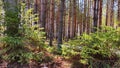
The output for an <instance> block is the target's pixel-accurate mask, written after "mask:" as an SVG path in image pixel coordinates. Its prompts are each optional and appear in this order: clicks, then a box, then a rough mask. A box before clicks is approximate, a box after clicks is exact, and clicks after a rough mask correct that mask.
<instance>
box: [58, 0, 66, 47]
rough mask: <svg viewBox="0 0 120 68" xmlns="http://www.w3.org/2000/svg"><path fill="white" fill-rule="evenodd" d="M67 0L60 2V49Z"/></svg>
mask: <svg viewBox="0 0 120 68" xmlns="http://www.w3.org/2000/svg"><path fill="white" fill-rule="evenodd" d="M64 3H65V0H61V3H60V22H59V29H58V49H60V48H61V44H62V38H63V36H62V33H63V32H62V30H63V17H64V7H65V4H64Z"/></svg>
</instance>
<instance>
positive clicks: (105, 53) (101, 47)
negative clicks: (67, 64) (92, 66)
mask: <svg viewBox="0 0 120 68" xmlns="http://www.w3.org/2000/svg"><path fill="white" fill-rule="evenodd" d="M119 43H120V34H119V30H118V29H114V28H112V27H108V26H106V27H102V28H101V30H99V31H97V32H95V33H91V34H82V36H80V37H78V38H77V39H75V40H70V41H69V42H68V43H66V44H64V45H63V46H62V51H63V52H62V54H63V55H64V56H67V57H72V56H74V55H78V54H80V57H81V62H83V63H87V62H88V60H89V59H99V60H102V59H105V58H106V57H107V58H109V57H111V56H113V55H115V52H114V50H115V49H116V48H117V47H118V46H119V45H120V44H119Z"/></svg>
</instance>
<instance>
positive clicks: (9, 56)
mask: <svg viewBox="0 0 120 68" xmlns="http://www.w3.org/2000/svg"><path fill="white" fill-rule="evenodd" d="M1 41H2V43H3V44H4V46H3V50H2V51H1V54H2V57H3V59H5V60H9V61H12V62H20V63H21V62H22V63H26V62H27V61H28V60H29V59H30V58H31V55H32V53H30V52H29V49H28V48H26V47H25V46H24V43H25V42H24V40H23V38H21V37H10V36H6V37H4V38H3V39H2V40H1Z"/></svg>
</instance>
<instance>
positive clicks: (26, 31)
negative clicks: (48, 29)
mask: <svg viewBox="0 0 120 68" xmlns="http://www.w3.org/2000/svg"><path fill="white" fill-rule="evenodd" d="M18 14H20V15H21V17H19V16H18ZM4 20H5V24H4V27H6V30H5V31H4V34H5V35H4V36H3V37H2V38H1V41H0V43H2V44H3V46H1V47H2V50H1V51H0V54H1V55H2V58H3V59H5V60H7V61H9V62H19V63H28V62H29V61H30V60H32V59H33V60H35V61H41V60H42V59H43V58H41V57H43V53H39V51H38V52H37V54H36V53H35V52H36V51H33V50H35V49H36V48H39V50H40V49H42V48H44V46H45V44H44V42H45V37H44V35H45V33H44V32H43V31H42V28H39V26H38V24H34V22H37V20H38V17H37V16H36V14H33V9H29V10H27V11H25V4H24V3H21V11H20V12H16V13H14V12H11V11H9V12H8V11H7V10H6V12H5V18H4ZM36 50H37V49H36Z"/></svg>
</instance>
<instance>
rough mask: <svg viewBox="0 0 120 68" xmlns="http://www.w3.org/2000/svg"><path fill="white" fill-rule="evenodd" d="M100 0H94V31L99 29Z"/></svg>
mask: <svg viewBox="0 0 120 68" xmlns="http://www.w3.org/2000/svg"><path fill="white" fill-rule="evenodd" d="M98 8H99V0H94V18H93V32H96V31H97V24H98Z"/></svg>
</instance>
